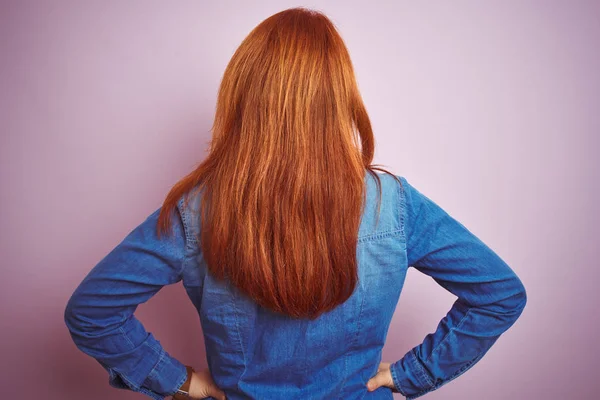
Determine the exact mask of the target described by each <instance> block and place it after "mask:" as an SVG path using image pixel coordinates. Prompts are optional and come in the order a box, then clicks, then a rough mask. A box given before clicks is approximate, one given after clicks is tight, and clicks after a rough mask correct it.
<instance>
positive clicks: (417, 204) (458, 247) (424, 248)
mask: <svg viewBox="0 0 600 400" xmlns="http://www.w3.org/2000/svg"><path fill="white" fill-rule="evenodd" d="M399 178H400V180H401V182H402V186H401V189H400V190H401V196H400V198H401V212H402V213H403V214H402V216H403V218H402V219H403V221H404V226H403V229H404V232H405V236H406V242H407V245H406V252H407V258H408V265H409V266H411V267H414V268H415V269H417V270H418V271H420V272H422V273H424V274H426V275H429V276H431V277H432V278H433V279H434V280H435V281H436V282H437V283H438V284H439V285H440V286H442V287H443V288H444V289H446V290H448V291H449V292H451V293H452V294H454V295H456V296H457V299H456V301H455V302H454V304H453V305H452V306H451V308H450V309H449V311H448V313H447V314H446V316H444V317H443V318H442V319H441V320H440V321H439V324H438V326H437V328H436V329H435V330H434V331H433V332H432V333H429V334H428V335H426V336H425V338H424V340H423V341H422V343H420V344H419V345H417V346H415V347H413V348H412V349H410V350H409V351H408V352H407V353H406V354H405V355H404V357H403V358H402V359H400V360H398V361H396V362H394V363H392V364H391V365H390V369H391V374H392V378H393V381H394V385H395V386H396V389H397V390H398V391H399V392H400V393H402V394H403V395H404V396H405V397H406V398H407V399H408V400H411V399H415V398H417V397H420V396H422V395H424V394H426V393H428V392H430V391H433V390H435V389H437V388H439V387H441V386H443V385H445V384H447V383H448V382H450V381H452V380H453V379H456V378H457V377H458V376H460V375H462V374H463V373H465V372H466V371H467V370H469V369H470V368H471V367H473V366H474V365H475V364H476V363H477V362H478V361H479V360H480V359H481V358H482V357H483V356H484V355H485V354H486V353H487V351H488V350H489V349H490V348H491V347H492V345H493V344H494V343H495V342H496V341H497V340H498V338H499V337H500V335H502V333H504V332H505V331H506V330H508V329H509V328H510V327H511V326H512V325H513V324H514V323H515V321H516V320H517V319H518V318H519V316H520V315H521V313H522V312H523V309H524V308H525V304H526V301H527V295H526V291H525V286H524V285H523V283H522V281H521V280H520V278H519V277H518V276H517V274H516V273H515V272H514V271H513V269H512V268H511V267H510V266H509V265H508V264H507V263H506V262H504V260H502V259H501V258H500V257H499V256H498V254H496V253H495V252H494V251H493V250H492V249H491V248H490V247H489V246H487V245H486V244H485V243H484V242H483V241H481V240H480V239H479V238H478V237H477V236H475V235H474V234H473V233H472V232H471V231H470V230H469V229H467V228H466V227H465V226H464V225H463V224H462V223H460V222H459V221H457V220H456V219H455V218H453V217H452V216H450V214H448V213H447V212H446V211H445V210H444V209H442V208H441V207H440V206H439V205H437V204H436V203H435V202H434V201H433V200H431V199H430V198H428V197H427V196H425V195H424V194H422V193H421V192H420V191H418V190H417V189H416V188H414V187H413V186H412V185H411V184H409V183H408V181H407V180H406V178H404V177H399Z"/></svg>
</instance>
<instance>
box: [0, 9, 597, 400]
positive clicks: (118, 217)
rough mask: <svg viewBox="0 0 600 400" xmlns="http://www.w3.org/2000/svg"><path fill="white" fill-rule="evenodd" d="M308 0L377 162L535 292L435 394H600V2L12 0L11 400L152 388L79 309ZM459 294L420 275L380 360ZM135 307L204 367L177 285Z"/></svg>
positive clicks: (5, 134) (118, 395)
mask: <svg viewBox="0 0 600 400" xmlns="http://www.w3.org/2000/svg"><path fill="white" fill-rule="evenodd" d="M367 4H368V5H367ZM296 5H305V6H309V7H314V8H317V9H320V10H322V11H324V12H326V13H327V14H328V15H329V16H330V17H331V19H332V20H333V21H334V23H336V24H337V26H338V27H339V29H340V31H341V33H342V36H343V37H344V39H345V40H346V43H347V46H348V48H349V50H350V53H351V56H352V58H353V61H354V66H355V69H356V74H357V79H358V82H359V86H360V90H361V92H362V95H363V98H364V101H365V104H366V106H367V109H368V111H369V113H370V116H371V119H372V123H373V128H374V131H375V135H376V140H377V146H378V147H377V153H376V160H375V161H376V162H377V163H381V164H384V165H386V166H388V167H389V168H390V169H392V170H393V171H394V172H396V173H398V174H401V175H404V176H405V177H407V179H409V181H410V182H411V183H413V184H414V185H415V186H416V187H417V188H419V189H420V190H421V191H422V192H423V193H425V194H427V195H428V196H429V197H431V198H432V199H434V200H435V201H436V202H437V203H438V204H440V205H441V206H442V207H443V208H445V209H446V210H447V211H449V212H450V213H451V214H453V215H454V216H455V217H456V218H457V219H459V220H460V221H461V222H463V223H464V224H465V225H466V226H467V227H469V228H470V229H471V230H472V231H473V232H474V233H476V234H477V235H478V236H479V237H480V238H482V240H484V241H485V242H486V243H488V244H489V245H490V247H492V248H493V249H494V250H495V251H497V252H498V253H499V254H500V255H501V257H502V258H503V259H505V260H506V261H507V262H508V263H509V264H510V265H511V266H512V267H513V269H514V270H515V271H516V272H517V273H518V274H519V276H520V277H521V278H522V280H523V282H524V283H525V286H526V288H527V290H528V305H527V307H526V310H525V311H524V313H523V315H522V316H521V318H520V319H519V320H518V322H517V323H516V324H515V325H514V327H513V328H512V329H511V330H509V331H508V332H507V333H505V334H504V336H503V337H501V338H500V339H499V341H498V342H497V343H496V345H495V346H494V347H493V348H492V349H491V350H490V351H489V353H488V354H487V355H486V357H484V359H482V360H481V361H480V362H479V363H478V364H477V365H476V366H475V367H474V368H473V369H472V370H470V371H469V372H467V373H466V374H464V375H463V376H461V377H460V378H459V379H457V380H455V381H454V382H452V383H449V384H448V385H446V386H444V387H443V388H440V389H439V390H437V391H435V392H432V393H430V394H428V395H427V398H428V399H431V400H435V399H439V400H441V399H461V400H467V399H473V400H479V399H486V400H496V399H497V400H500V399H502V400H504V399H515V400H517V399H519V400H521V399H523V400H529V399H534V400H538V399H564V398H569V399H592V398H597V397H595V396H597V391H598V389H599V387H600V383H599V381H598V379H597V371H598V363H597V360H598V356H599V352H600V349H599V346H598V344H597V338H598V334H599V333H600V332H599V327H600V321H599V313H598V311H597V309H596V307H597V306H598V304H599V300H600V295H599V294H598V289H597V282H598V281H599V278H600V272H599V271H600V268H599V265H598V255H599V254H598V253H599V250H598V237H599V234H600V232H599V228H598V223H599V222H600V221H599V213H598V209H597V205H598V202H599V200H600V199H599V198H598V197H599V193H600V191H599V187H598V183H599V181H600V179H599V171H600V168H599V165H598V158H597V152H598V150H599V149H600V147H599V141H600V140H599V139H598V134H599V133H600V132H599V128H600V114H599V111H600V110H599V108H598V107H599V104H600V78H599V73H598V71H600V54H599V49H600V40H599V38H600V23H599V21H600V12H599V11H600V7H599V4H598V2H594V1H568V2H567V1H516V0H515V1H486V2H480V1H453V2H447V1H437V2H428V3H427V4H426V3H425V2H407V1H403V2H401V1H385V0H380V1H371V2H369V3H367V2H358V1H356V2H351V1H321V2H317V1H315V2H312V3H293V2H289V1H262V2H245V1H211V2H208V1H177V2H166V1H141V0H136V1H126V2H125V1H116V0H114V1H106V0H104V1H100V0H97V1H76V0H72V1H68V0H60V1H41V0H40V1H16V0H15V1H2V2H1V4H0V50H1V52H0V56H1V59H0V126H1V129H0V133H1V143H0V160H1V169H0V174H1V175H0V176H1V179H2V181H1V183H2V190H1V197H0V198H1V205H2V208H1V210H2V211H1V217H0V221H1V223H2V229H1V232H0V235H1V236H0V251H1V255H2V264H1V265H2V270H1V271H2V280H1V282H2V290H1V291H0V296H1V298H0V300H1V303H0V304H1V306H0V308H1V313H2V314H1V317H2V319H1V321H2V340H1V343H2V356H3V357H2V358H3V360H2V364H1V365H2V367H1V369H2V370H1V371H0V372H1V374H0V379H1V383H2V387H1V389H2V395H0V396H1V397H2V398H6V399H8V398H12V397H11V396H17V395H18V397H16V398H26V399H33V398H44V399H48V400H55V399H56V400H58V399H83V398H85V399H88V400H101V399H102V400H104V399H142V398H143V396H142V395H137V394H134V393H129V392H126V391H119V390H116V389H112V388H110V387H109V386H108V383H107V382H108V375H107V374H106V372H105V371H104V370H103V369H102V368H101V367H100V365H99V364H97V363H96V361H94V360H93V359H91V358H89V357H87V356H85V355H84V354H83V353H81V352H79V351H78V350H77V349H76V348H75V346H74V344H73V343H72V342H71V339H70V337H69V334H68V331H67V329H66V327H65V325H64V323H63V310H64V306H65V304H66V301H67V299H68V297H69V295H70V294H71V292H72V291H73V290H74V289H75V287H76V285H77V284H78V283H79V282H80V281H81V279H83V277H84V276H85V274H86V273H87V272H88V271H89V270H90V269H91V268H92V267H93V266H94V265H95V263H97V262H98V261H99V260H100V259H101V258H102V257H103V256H104V255H105V254H106V253H107V252H109V251H110V250H111V249H112V248H113V247H114V246H115V245H116V244H117V243H118V242H119V241H120V240H121V239H122V238H123V237H124V236H125V235H126V234H127V233H128V232H129V231H130V230H131V229H133V228H134V227H135V226H136V225H137V224H139V223H140V222H141V221H143V219H144V218H145V217H146V216H147V215H148V214H149V213H150V212H151V211H152V210H154V209H155V207H158V206H159V205H160V204H161V202H162V200H163V198H164V196H165V195H166V193H167V191H168V189H169V188H170V186H171V185H172V184H174V183H175V182H176V181H177V180H178V179H179V178H181V177H182V176H183V175H184V174H186V173H188V172H189V171H190V170H191V169H192V168H193V167H194V166H195V165H196V163H198V162H199V161H201V160H202V159H203V157H204V156H205V149H206V144H207V141H208V139H209V137H210V136H209V135H210V132H209V128H210V126H211V123H212V120H211V118H212V116H213V112H214V104H215V99H216V92H217V89H218V85H219V82H220V79H221V76H222V73H223V70H224V68H225V66H226V64H227V62H228V61H229V58H230V57H231V55H232V54H233V52H234V50H235V49H236V47H237V46H238V45H239V44H240V42H241V41H242V39H243V38H244V37H245V36H246V35H247V34H248V33H249V32H250V30H251V29H252V28H253V27H254V26H256V25H257V24H258V23H259V22H260V21H262V20H263V19H264V18H266V17H268V16H269V15H271V14H273V13H275V12H278V11H281V10H283V9H285V8H288V7H292V6H296ZM453 300H454V296H453V295H451V294H450V293H448V292H446V291H445V290H444V289H442V288H441V287H440V286H437V284H436V283H435V282H434V281H433V280H431V279H430V278H428V277H427V276H425V275H421V274H420V273H419V272H417V271H415V270H411V271H410V273H409V274H408V277H407V280H406V284H405V289H404V291H403V293H402V297H401V300H400V302H399V304H398V308H397V311H396V315H395V317H394V321H393V322H392V326H391V328H390V332H389V335H388V338H389V340H388V342H387V344H386V346H385V349H384V354H383V359H384V360H387V361H389V362H391V361H395V360H397V359H399V358H400V357H402V356H403V355H404V354H405V352H406V351H408V350H409V349H410V348H411V347H413V346H414V345H416V344H418V343H420V342H421V341H422V339H423V338H424V336H425V335H426V334H427V333H429V332H432V331H433V330H434V329H435V327H436V326H437V323H438V322H439V320H440V319H441V318H442V317H443V316H444V315H445V313H446V312H447V311H448V309H449V307H450V306H451V304H452V302H453ZM137 315H138V316H139V317H140V319H141V320H142V321H143V322H144V324H145V326H146V327H147V328H148V330H151V331H152V332H153V333H154V334H155V335H156V336H157V337H158V338H159V339H160V340H161V343H162V344H163V345H164V346H165V348H166V349H167V350H168V351H169V352H170V353H172V354H173V355H175V356H177V357H178V358H179V359H180V360H181V361H183V362H185V363H190V364H194V365H195V366H197V367H203V366H205V365H206V362H205V352H204V343H203V340H202V331H201V327H200V323H199V319H198V317H197V315H196V313H195V310H194V308H193V307H192V305H191V303H189V301H188V300H187V298H186V297H185V294H184V291H183V290H182V287H181V286H180V285H175V286H171V287H166V288H164V289H163V290H162V291H161V292H160V293H159V294H158V295H157V296H156V297H155V298H153V299H152V300H151V301H150V302H149V303H147V304H144V305H142V306H140V308H139V309H138V314H137ZM398 396H399V395H398Z"/></svg>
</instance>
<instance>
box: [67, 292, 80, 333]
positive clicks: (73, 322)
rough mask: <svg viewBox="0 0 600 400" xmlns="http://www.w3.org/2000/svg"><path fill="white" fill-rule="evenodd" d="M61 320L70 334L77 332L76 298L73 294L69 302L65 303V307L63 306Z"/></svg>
mask: <svg viewBox="0 0 600 400" xmlns="http://www.w3.org/2000/svg"><path fill="white" fill-rule="evenodd" d="M63 319H64V322H65V325H66V326H67V329H69V331H70V332H71V333H73V332H75V331H77V329H78V328H77V326H78V324H77V320H78V317H77V296H76V295H75V294H73V295H72V296H71V298H70V299H69V301H67V305H66V306H65V310H64V314H63Z"/></svg>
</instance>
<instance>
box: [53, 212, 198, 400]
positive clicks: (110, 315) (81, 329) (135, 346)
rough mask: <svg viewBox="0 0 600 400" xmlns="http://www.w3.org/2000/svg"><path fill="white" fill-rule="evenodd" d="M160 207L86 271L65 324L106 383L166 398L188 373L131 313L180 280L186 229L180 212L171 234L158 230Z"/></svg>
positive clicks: (184, 255)
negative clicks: (105, 375)
mask: <svg viewBox="0 0 600 400" xmlns="http://www.w3.org/2000/svg"><path fill="white" fill-rule="evenodd" d="M159 213H160V208H158V209H157V210H156V211H154V212H153V213H152V214H150V215H149V216H148V217H147V218H146V219H145V220H144V221H143V222H142V223H141V224H139V225H138V226H137V227H136V228H135V229H133V230H132V231H131V232H130V233H129V234H128V235H127V236H126V237H125V238H124V239H123V240H122V241H121V242H120V243H119V244H118V245H117V246H116V247H115V248H114V249H113V250H112V251H110V253H108V254H107V255H106V256H105V257H104V258H103V259H102V260H100V262H99V263H98V264H97V265H96V266H95V267H94V268H93V269H92V270H91V271H90V272H89V274H88V275H87V276H86V277H85V278H84V279H83V281H82V282H81V283H80V284H79V286H78V287H77V289H76V290H75V291H74V293H73V294H72V296H71V298H70V299H69V301H68V303H67V306H66V309H65V315H64V317H65V323H66V325H67V327H68V329H69V331H70V334H71V337H72V338H73V341H74V342H75V344H76V345H77V347H78V348H79V349H80V350H81V351H82V352H84V353H86V354H88V355H89V356H91V357H93V358H95V359H96V360H97V361H98V362H99V363H100V364H101V365H102V366H103V367H104V368H105V369H106V370H107V372H108V374H109V384H110V385H111V386H113V387H116V388H121V389H128V390H132V391H135V392H138V393H142V394H145V395H147V396H149V397H150V398H153V399H164V398H165V396H169V395H171V394H173V393H175V392H176V391H177V389H178V388H179V387H181V385H182V384H183V383H184V381H185V379H186V377H187V371H186V369H185V366H184V365H183V364H182V363H181V362H179V361H178V360H176V359H175V358H173V357H172V356H170V355H169V354H168V353H167V352H166V351H165V350H164V349H163V347H162V346H161V344H160V342H159V341H158V340H157V339H155V338H154V336H153V335H152V334H151V333H149V332H147V331H146V330H145V329H144V326H143V325H142V324H141V322H140V321H139V320H138V319H137V318H136V317H135V316H134V314H133V313H134V311H135V310H136V308H137V306H138V305H139V304H141V303H144V302H146V301H147V300H148V299H150V298H151V297H152V296H153V295H154V294H156V293H157V292H158V291H159V290H160V289H161V288H162V287H163V286H164V285H169V284H173V283H176V282H179V281H180V280H181V279H182V270H183V268H184V264H185V260H186V233H185V230H184V225H183V220H182V217H181V214H180V212H179V210H177V212H176V213H174V215H173V217H172V221H174V222H173V226H172V228H173V232H172V235H171V236H169V235H162V236H161V237H160V238H158V236H157V233H156V228H157V221H158V215H159Z"/></svg>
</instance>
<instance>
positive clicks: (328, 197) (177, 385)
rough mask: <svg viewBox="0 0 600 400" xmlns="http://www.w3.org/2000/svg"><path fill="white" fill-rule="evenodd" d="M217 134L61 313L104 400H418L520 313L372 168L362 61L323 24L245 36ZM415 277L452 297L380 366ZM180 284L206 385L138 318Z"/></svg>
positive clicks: (226, 81) (400, 182)
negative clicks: (126, 397) (122, 393)
mask: <svg viewBox="0 0 600 400" xmlns="http://www.w3.org/2000/svg"><path fill="white" fill-rule="evenodd" d="M212 132H213V136H212V140H211V142H210V151H209V154H208V156H207V157H206V159H205V160H204V161H203V162H202V163H200V164H199V166H198V167H197V168H196V169H195V170H194V171H192V172H191V173H190V174H189V175H187V176H185V177H184V178H183V179H181V180H180V181H179V182H177V183H176V184H175V185H174V186H173V188H172V189H171V191H170V192H169V193H168V195H167V196H166V199H165V201H164V203H163V205H162V206H161V207H160V208H159V209H157V210H156V211H154V212H153V213H152V214H150V215H149V216H148V218H147V219H145V220H144V221H143V222H141V224H140V225H139V226H137V227H136V228H135V229H133V230H132V231H131V232H130V233H129V234H128V235H127V236H126V237H125V238H124V239H123V241H122V242H121V243H120V244H119V245H117V246H116V248H114V249H113V250H112V251H111V252H110V253H109V254H108V255H106V256H105V257H104V258H103V259H102V260H101V261H100V262H99V263H98V264H97V265H96V266H95V267H94V268H93V269H92V271H91V272H90V273H89V274H88V276H87V277H86V278H85V279H84V280H83V282H82V283H81V284H80V285H79V287H78V288H77V289H76V290H75V292H74V293H73V295H72V297H71V299H70V301H69V303H68V305H67V307H66V311H65V321H66V324H67V326H68V328H69V330H70V332H71V335H72V338H73V340H74V341H75V343H76V345H77V346H78V347H79V348H80V349H81V350H82V351H83V352H85V353H86V354H88V355H90V356H92V357H94V358H95V359H96V360H98V362H99V363H100V364H101V365H102V366H103V367H104V368H105V369H106V370H107V371H108V373H109V376H110V384H111V385H112V386H115V387H118V388H124V389H129V390H133V391H136V392H139V393H143V394H146V395H147V396H149V397H150V398H154V399H162V398H164V397H165V396H169V395H174V398H176V399H180V398H187V396H188V395H189V396H190V397H191V398H197V399H200V398H214V399H224V398H227V399H230V400H235V399H288V400H292V399H307V398H309V399H333V398H336V399H337V398H339V399H359V398H360V399H363V398H364V399H391V398H392V393H393V392H395V393H401V394H402V395H404V396H405V397H406V398H408V399H415V398H417V397H420V396H422V395H424V394H425V393H428V392H430V391H433V390H435V389H437V388H439V387H441V386H442V385H444V384H446V383H448V382H450V381H451V380H453V379H455V378H457V377H458V376H460V375H461V374H463V373H464V372H465V371H467V370H468V369H469V368H471V367H473V365H475V363H477V361H479V360H480V359H481V358H482V357H483V355H484V354H485V353H486V352H487V351H488V350H489V349H490V347H491V346H492V345H493V344H494V343H495V341H496V340H497V339H498V337H499V336H500V335H501V334H502V333H503V332H505V331H506V330H507V329H508V328H509V327H511V326H512V325H513V323H514V322H515V321H516V320H517V318H518V317H519V315H520V314H521V312H522V311H523V308H524V306H525V303H526V292H525V288H524V286H523V284H522V282H521V281H520V279H519V278H518V277H517V275H516V274H515V273H514V271H513V270H512V269H511V268H510V267H509V266H508V265H507V264H506V263H505V262H504V261H503V260H502V259H501V258H500V257H499V256H498V255H497V254H496V253H494V252H493V251H492V250H491V249H490V248H489V247H488V246H486V245H485V244H484V243H483V242H482V241H481V240H479V239H478V238H477V237H476V236H475V235H474V234H473V233H471V232H470V231H469V230H468V229H467V228H466V227H465V226H463V225H462V224H461V223H460V222H458V221H457V220H455V219H454V218H453V217H451V216H450V215H449V214H448V213H447V212H445V211H444V210H443V209H442V208H440V207H439V206H438V205H437V204H436V203H434V202H433V201H432V200H431V199H429V198H428V197H426V196H425V195H424V194H422V193H421V192H419V191H418V190H417V189H416V188H415V187H414V186H412V185H411V184H409V182H408V181H407V180H406V178H405V177H403V176H399V175H394V174H393V173H391V172H389V171H387V170H385V169H383V168H379V167H375V166H374V165H372V164H371V162H372V160H373V154H374V137H373V132H372V130H371V125H370V121H369V117H368V115H367V112H366V110H365V106H364V104H363V102H362V100H361V96H360V94H359V91H358V88H357V84H356V81H355V76H354V72H353V67H352V63H351V60H350V57H349V54H348V51H347V49H346V47H345V45H344V42H343V41H342V39H341V37H340V36H339V34H338V33H337V31H336V28H335V26H334V25H333V24H332V22H331V21H330V20H329V19H328V18H327V17H326V16H325V15H323V14H322V13H320V12H316V11H312V10H308V9H305V8H294V9H289V10H285V11H282V12H279V13H277V14H275V15H273V16H271V17H270V18H268V19H266V20H265V21H263V22H262V23H261V24H259V25H258V26H257V27H256V28H255V29H254V30H253V31H252V32H251V33H250V34H249V35H248V37H247V38H246V39H245V40H244V41H243V42H242V44H241V46H240V47H239V48H238V49H237V51H236V52H235V54H234V55H233V57H232V59H231V61H230V63H229V65H228V66H227V69H226V70H225V74H224V76H223V80H222V83H221V86H220V90H219V94H218V102H217V109H216V115H215V120H214V124H213V127H212ZM376 170H379V171H380V172H383V173H379V172H376ZM409 266H413V267H414V268H416V269H418V270H419V271H421V272H423V273H425V274H427V275H429V276H431V277H432V278H433V279H434V280H435V281H436V282H437V283H439V284H440V285H441V286H442V287H444V288H445V289H447V290H448V291H450V292H451V293H453V294H454V295H456V296H457V297H458V298H457V300H456V301H455V302H454V304H453V305H452V307H451V308H450V310H449V312H448V314H447V315H446V316H445V317H444V318H443V319H441V321H440V323H439V325H438V326H437V329H436V330H435V331H434V332H433V333H430V334H428V335H427V336H426V337H425V339H424V340H423V342H422V343H420V344H419V345H417V346H415V347H414V348H412V349H411V350H410V351H408V352H407V353H406V355H405V356H404V357H403V358H401V359H400V360H397V361H395V362H393V363H388V362H382V361H381V350H382V347H383V345H384V343H385V339H386V335H387V331H388V327H389V324H390V321H391V319H392V316H393V313H394V310H395V307H396V304H397V302H398V299H399V296H400V292H401V289H402V285H403V282H404V279H405V276H406V272H407V269H408V267H409ZM179 281H183V285H184V287H185V290H186V291H187V294H188V296H189V298H190V300H191V301H192V302H193V304H194V305H195V307H196V308H197V310H198V313H199V315H200V318H201V323H202V330H203V333H204V339H205V345H206V350H207V359H208V368H206V369H204V370H203V371H201V372H195V371H194V370H193V368H192V367H191V366H186V365H185V364H183V363H182V362H181V361H179V360H177V359H175V358H174V357H172V356H171V355H169V353H168V352H167V351H166V350H165V349H164V348H163V347H162V346H161V344H160V343H159V342H158V340H157V339H156V338H154V337H153V335H152V334H150V333H148V332H147V331H146V330H145V328H144V326H143V325H142V324H141V323H140V321H139V320H138V319H136V317H135V316H134V314H133V313H134V310H135V309H136V307H137V306H138V305H139V304H140V303H143V302H145V301H147V300H148V299H149V298H150V297H151V296H153V295H154V294H155V293H156V292H157V291H158V290H160V288H161V287H163V286H164V285H168V284H173V283H176V282H179Z"/></svg>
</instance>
